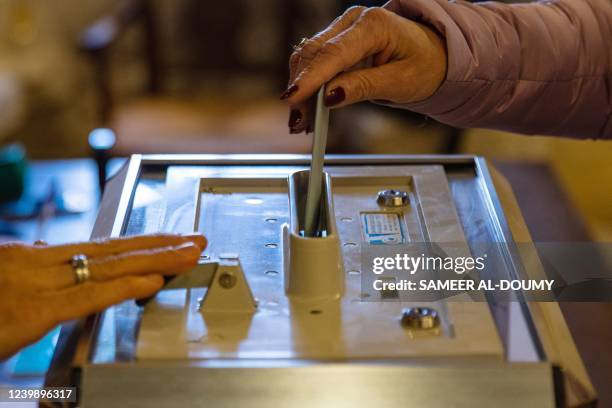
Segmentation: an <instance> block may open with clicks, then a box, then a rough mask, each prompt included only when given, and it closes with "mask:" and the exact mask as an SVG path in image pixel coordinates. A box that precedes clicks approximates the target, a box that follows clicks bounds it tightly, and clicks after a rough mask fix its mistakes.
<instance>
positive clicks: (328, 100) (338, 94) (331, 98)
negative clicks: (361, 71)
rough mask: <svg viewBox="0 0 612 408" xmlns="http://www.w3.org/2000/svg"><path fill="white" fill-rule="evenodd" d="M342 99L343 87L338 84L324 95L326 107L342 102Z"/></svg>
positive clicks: (344, 95)
mask: <svg viewBox="0 0 612 408" xmlns="http://www.w3.org/2000/svg"><path fill="white" fill-rule="evenodd" d="M344 99H346V94H345V93H344V88H342V87H341V86H339V87H337V88H334V89H332V90H331V91H329V93H328V94H327V95H325V99H324V103H325V106H327V107H329V106H335V105H338V104H339V103H340V102H342V101H343V100H344Z"/></svg>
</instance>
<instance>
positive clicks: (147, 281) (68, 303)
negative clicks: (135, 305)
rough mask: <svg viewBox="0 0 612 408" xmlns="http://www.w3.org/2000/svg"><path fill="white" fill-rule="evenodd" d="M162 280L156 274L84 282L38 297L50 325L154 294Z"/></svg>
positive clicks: (160, 285) (159, 287)
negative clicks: (43, 305)
mask: <svg viewBox="0 0 612 408" xmlns="http://www.w3.org/2000/svg"><path fill="white" fill-rule="evenodd" d="M163 283H164V281H163V278H162V277H161V276H160V275H145V276H126V277H122V278H118V279H113V280H109V281H104V282H87V283H84V284H82V285H77V286H72V287H70V288H66V289H63V290H59V291H54V292H50V293H47V294H44V295H41V297H40V299H41V301H42V302H44V304H45V308H44V309H45V311H46V317H47V318H48V319H50V320H52V321H54V323H56V324H57V323H59V322H62V321H66V320H71V319H76V318H79V317H83V316H87V315H90V314H92V313H98V312H101V311H102V310H104V309H106V308H107V307H109V306H112V305H115V304H117V303H120V302H122V301H125V300H128V299H140V298H144V297H147V296H152V295H154V294H155V293H156V292H157V291H159V290H160V289H161V287H162V285H163Z"/></svg>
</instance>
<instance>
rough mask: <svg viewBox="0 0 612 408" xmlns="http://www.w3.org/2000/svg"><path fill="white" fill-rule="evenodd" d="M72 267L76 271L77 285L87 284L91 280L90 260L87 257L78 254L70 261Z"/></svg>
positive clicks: (75, 279)
mask: <svg viewBox="0 0 612 408" xmlns="http://www.w3.org/2000/svg"><path fill="white" fill-rule="evenodd" d="M70 265H71V266H72V270H73V271H74V281H75V283H76V284H77V285H78V284H81V283H85V282H87V281H88V280H89V279H90V278H91V272H90V271H89V259H88V258H87V256H86V255H83V254H77V255H75V256H73V257H72V259H71V261H70Z"/></svg>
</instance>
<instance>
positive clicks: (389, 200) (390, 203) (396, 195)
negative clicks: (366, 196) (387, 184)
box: [376, 190, 409, 207]
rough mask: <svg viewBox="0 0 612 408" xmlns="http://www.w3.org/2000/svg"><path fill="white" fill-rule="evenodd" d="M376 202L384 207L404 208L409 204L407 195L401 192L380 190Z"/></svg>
mask: <svg viewBox="0 0 612 408" xmlns="http://www.w3.org/2000/svg"><path fill="white" fill-rule="evenodd" d="M376 202H377V203H378V205H382V206H384V207H405V206H407V205H408V203H409V199H408V193H407V192H405V191H402V190H381V191H379V192H378V197H377V198H376Z"/></svg>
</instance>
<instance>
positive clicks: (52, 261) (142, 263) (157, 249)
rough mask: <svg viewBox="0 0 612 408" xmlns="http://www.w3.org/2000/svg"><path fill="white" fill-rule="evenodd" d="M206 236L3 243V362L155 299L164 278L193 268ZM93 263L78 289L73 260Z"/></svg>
mask: <svg viewBox="0 0 612 408" xmlns="http://www.w3.org/2000/svg"><path fill="white" fill-rule="evenodd" d="M205 246H206V240H205V239H204V237H203V236H201V235H190V236H177V235H148V236H140V237H130V238H120V239H110V240H103V241H95V242H88V243H82V244H71V245H59V246H38V245H25V244H5V245H0V360H1V359H4V358H7V357H9V356H11V355H12V354H14V353H15V352H17V351H18V350H19V349H20V348H22V347H24V346H26V345H28V344H30V343H32V342H34V341H36V340H38V339H40V338H41V337H42V336H44V335H45V333H47V332H48V331H49V330H51V329H52V328H53V327H55V326H56V325H57V324H59V323H61V322H63V321H66V320H71V319H76V318H79V317H83V316H87V315H89V314H91V313H96V312H100V311H102V310H104V309H105V308H107V307H108V306H111V305H114V304H116V303H119V302H122V301H124V300H127V299H134V298H136V299H138V298H143V297H147V296H151V295H153V294H155V293H156V292H157V291H158V290H159V289H161V287H162V285H163V278H162V275H174V274H177V273H181V272H185V271H187V270H189V269H191V268H193V267H194V266H195V265H196V263H197V261H198V258H199V257H200V254H201V252H202V250H203V249H204V247H205ZM77 254H83V255H86V256H87V257H88V259H89V271H90V280H89V281H87V282H85V283H82V284H76V282H75V272H74V270H73V268H72V266H71V263H70V261H71V259H72V257H73V256H74V255H77Z"/></svg>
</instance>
